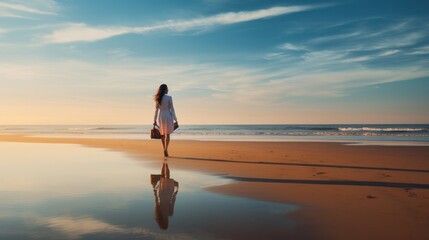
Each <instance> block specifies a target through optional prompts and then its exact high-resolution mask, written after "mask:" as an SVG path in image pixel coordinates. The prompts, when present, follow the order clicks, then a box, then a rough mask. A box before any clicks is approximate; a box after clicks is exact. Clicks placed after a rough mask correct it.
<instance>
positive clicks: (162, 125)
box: [153, 84, 179, 157]
mask: <svg viewBox="0 0 429 240" xmlns="http://www.w3.org/2000/svg"><path fill="white" fill-rule="evenodd" d="M167 93H168V87H167V85H165V84H161V86H159V88H158V92H157V93H156V94H155V96H154V99H155V107H156V109H155V117H154V118H153V125H156V123H157V122H158V126H159V131H160V133H161V135H162V138H161V140H162V146H163V147H164V156H166V157H168V144H169V143H170V134H171V133H173V131H174V129H175V128H174V125H176V126H179V123H178V122H177V117H176V113H175V112H174V107H173V99H172V98H171V96H169V95H167ZM174 121H175V123H174Z"/></svg>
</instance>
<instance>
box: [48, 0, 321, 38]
mask: <svg viewBox="0 0 429 240" xmlns="http://www.w3.org/2000/svg"><path fill="white" fill-rule="evenodd" d="M318 7H321V6H291V7H272V8H267V9H260V10H255V11H241V12H228V13H221V14H217V15H213V16H208V17H200V18H194V19H189V20H168V21H166V22H163V23H159V24H155V25H151V26H142V27H124V26H110V27H92V26H88V25H86V24H84V23H71V24H68V25H66V26H65V27H64V28H62V29H59V30H56V31H54V32H53V33H52V34H49V35H47V36H45V37H44V40H45V41H46V42H50V43H68V42H78V41H87V42H91V41H98V40H102V39H106V38H111V37H113V36H118V35H122V34H128V33H138V34H142V33H147V32H153V31H160V30H169V31H189V30H195V29H201V28H208V27H214V26H221V25H230V24H236V23H242V22H249V21H255V20H260V19H266V18H271V17H276V16H280V15H285V14H290V13H295V12H302V11H308V10H311V9H315V8H318Z"/></svg>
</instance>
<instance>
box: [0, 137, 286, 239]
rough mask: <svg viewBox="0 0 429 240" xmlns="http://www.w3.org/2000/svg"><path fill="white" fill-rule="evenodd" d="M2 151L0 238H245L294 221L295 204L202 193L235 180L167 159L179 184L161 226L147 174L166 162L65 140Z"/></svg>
mask: <svg viewBox="0 0 429 240" xmlns="http://www.w3.org/2000/svg"><path fill="white" fill-rule="evenodd" d="M0 152H1V160H0V169H1V170H0V172H1V175H0V176H1V177H0V178H1V181H0V229H2V230H1V231H0V239H12V240H13V239H103V238H105V237H107V236H108V238H109V239H134V238H143V239H166V238H175V239H220V238H222V239H240V238H243V239H244V238H249V237H252V236H253V237H255V236H260V237H263V236H265V234H274V235H273V236H279V234H282V231H285V229H287V227H290V226H291V225H290V224H289V223H290V222H289V220H287V219H286V218H285V217H284V215H285V214H286V213H287V212H288V211H290V210H292V209H293V207H292V206H288V205H280V204H271V203H266V202H259V201H253V200H247V199H242V198H235V197H227V196H222V195H217V194H213V193H209V192H205V191H203V190H202V188H204V187H206V186H212V185H219V184H225V183H228V182H230V181H231V180H226V179H222V178H219V177H216V176H210V175H205V174H201V173H195V172H189V171H183V170H175V169H174V168H172V167H171V166H170V171H171V177H172V178H174V179H175V180H176V181H178V182H180V189H179V192H178V195H177V201H176V205H175V210H174V216H172V217H170V225H169V228H168V230H161V229H160V228H159V227H158V224H157V223H156V221H155V216H154V194H153V188H152V185H151V184H150V179H149V178H150V175H151V174H159V173H160V170H161V166H162V163H159V162H153V161H152V162H150V161H135V160H133V159H131V158H128V157H126V156H125V155H124V154H123V153H119V152H111V151H105V150H101V149H92V148H85V147H81V146H77V145H68V144H30V143H1V144H0ZM148 163H150V164H148ZM261 223H263V224H265V225H267V226H269V227H267V228H266V229H265V230H264V228H261V227H260V224H261ZM243 227H244V228H249V227H250V230H246V231H240V229H241V230H242V229H243ZM252 227H253V230H252ZM256 227H258V228H259V229H258V228H256ZM265 232H266V233H265ZM258 234H259V235H258ZM261 234H263V235H261Z"/></svg>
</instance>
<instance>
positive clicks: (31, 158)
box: [0, 135, 429, 240]
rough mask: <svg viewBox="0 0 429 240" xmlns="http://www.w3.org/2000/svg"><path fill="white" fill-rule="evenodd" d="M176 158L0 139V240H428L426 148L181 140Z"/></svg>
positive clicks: (130, 148)
mask: <svg viewBox="0 0 429 240" xmlns="http://www.w3.org/2000/svg"><path fill="white" fill-rule="evenodd" d="M169 152H170V157H169V158H168V160H167V161H165V159H164V157H163V156H162V146H161V144H160V142H159V141H151V140H140V139H101V138H100V139H93V138H54V137H26V136H19V135H0V153H1V161H0V163H1V166H0V169H1V175H0V176H1V181H0V191H1V194H0V201H1V204H0V229H1V231H0V234H1V236H0V238H1V239H3V238H4V239H171V238H174V239H351V240H354V239H356V240H357V239H359V240H360V239H390V240H393V239H398V240H402V239H429V230H428V228H427V226H428V225H429V218H428V217H427V216H429V161H428V159H429V148H428V147H427V146H403V145H395V146H386V145H384V146H379V145H356V144H350V143H337V142H239V141H234V142H231V141H228V142H224V141H194V140H174V141H173V142H172V144H171V146H170V148H169ZM164 163H165V164H164ZM167 166H168V167H167Z"/></svg>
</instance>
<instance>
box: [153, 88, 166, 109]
mask: <svg viewBox="0 0 429 240" xmlns="http://www.w3.org/2000/svg"><path fill="white" fill-rule="evenodd" d="M167 91H168V87H167V85H166V84H161V86H159V88H158V92H157V93H156V94H155V96H154V99H155V103H156V106H159V105H161V102H162V97H164V95H165V94H167Z"/></svg>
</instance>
